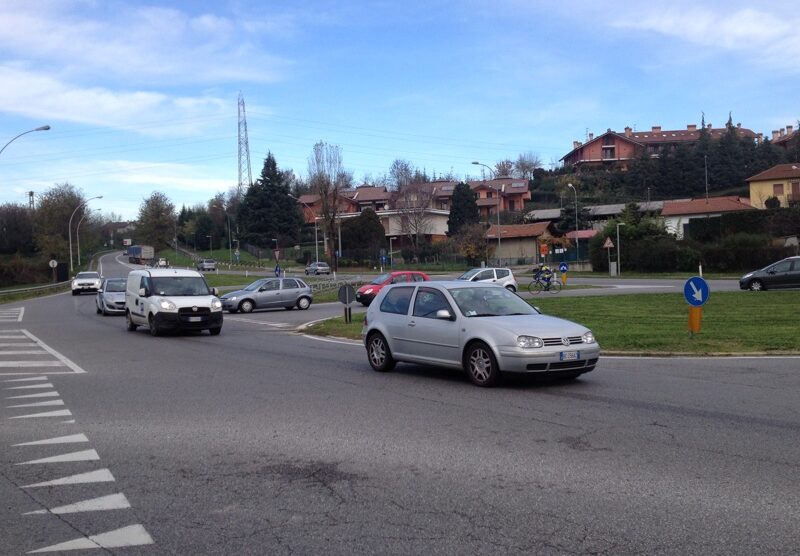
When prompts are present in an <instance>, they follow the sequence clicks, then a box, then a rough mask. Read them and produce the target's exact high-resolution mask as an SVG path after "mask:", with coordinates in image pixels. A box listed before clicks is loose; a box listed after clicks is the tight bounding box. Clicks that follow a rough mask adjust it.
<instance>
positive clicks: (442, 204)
mask: <svg viewBox="0 0 800 556" xmlns="http://www.w3.org/2000/svg"><path fill="white" fill-rule="evenodd" d="M439 208H440V209H442V210H447V203H444V202H443V203H439Z"/></svg>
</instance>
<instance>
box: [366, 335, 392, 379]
mask: <svg viewBox="0 0 800 556" xmlns="http://www.w3.org/2000/svg"><path fill="white" fill-rule="evenodd" d="M367 357H368V359H369V364H370V366H371V367H372V368H373V369H375V370H376V371H378V372H381V373H383V372H386V371H391V370H392V369H394V366H395V365H396V364H397V362H396V361H395V360H394V358H393V357H392V352H391V351H390V350H389V344H387V343H386V338H384V337H383V334H381V333H380V332H373V333H372V334H371V335H370V337H369V340H367Z"/></svg>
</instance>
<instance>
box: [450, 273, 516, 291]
mask: <svg viewBox="0 0 800 556" xmlns="http://www.w3.org/2000/svg"><path fill="white" fill-rule="evenodd" d="M458 279H459V280H469V281H470V282H491V283H494V284H500V285H501V286H503V287H504V288H508V289H509V290H510V291H512V292H516V291H517V290H518V289H519V286H517V280H516V278H514V273H513V272H511V269H510V268H472V269H470V270H468V271H466V272H465V273H464V274H462V275H461V276H459V277H458Z"/></svg>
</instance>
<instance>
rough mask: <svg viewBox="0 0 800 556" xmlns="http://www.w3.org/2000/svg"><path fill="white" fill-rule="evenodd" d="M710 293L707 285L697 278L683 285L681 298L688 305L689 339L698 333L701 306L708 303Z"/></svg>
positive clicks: (700, 320) (701, 317) (701, 312)
mask: <svg viewBox="0 0 800 556" xmlns="http://www.w3.org/2000/svg"><path fill="white" fill-rule="evenodd" d="M710 293H711V291H710V289H709V287H708V283H707V282H706V281H705V280H703V279H702V278H700V277H699V276H693V277H691V278H689V279H688V280H686V283H685V284H684V285H683V296H684V297H685V298H686V302H687V303H688V304H689V326H688V328H689V337H691V336H692V334H697V333H698V332H700V323H701V322H702V320H703V305H705V304H706V301H708V296H709V295H710Z"/></svg>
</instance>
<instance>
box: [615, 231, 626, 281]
mask: <svg viewBox="0 0 800 556" xmlns="http://www.w3.org/2000/svg"><path fill="white" fill-rule="evenodd" d="M624 225H625V222H617V276H622V260H621V259H620V247H621V246H620V244H619V227H620V226H624Z"/></svg>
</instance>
